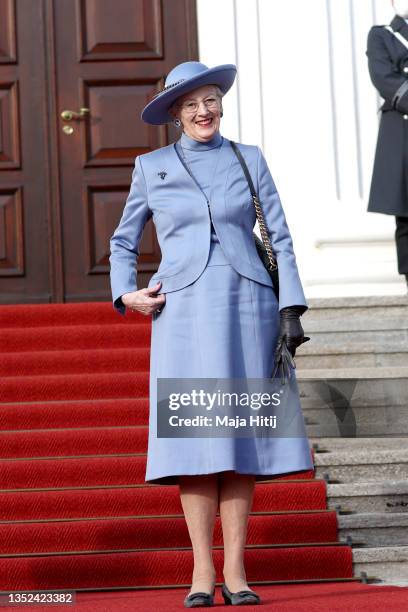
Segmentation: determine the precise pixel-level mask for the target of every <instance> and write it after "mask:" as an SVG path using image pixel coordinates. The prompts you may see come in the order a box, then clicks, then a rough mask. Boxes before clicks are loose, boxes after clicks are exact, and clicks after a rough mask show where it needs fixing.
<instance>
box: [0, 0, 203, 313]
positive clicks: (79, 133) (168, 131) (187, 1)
mask: <svg viewBox="0 0 408 612" xmlns="http://www.w3.org/2000/svg"><path fill="white" fill-rule="evenodd" d="M0 7H1V8H0V10H2V11H3V14H1V15H0V53H1V52H3V53H4V50H6V51H7V53H8V54H9V57H7V58H3V57H1V56H0V62H1V63H0V79H1V80H0V96H1V95H2V93H3V95H5V92H7V94H8V95H9V96H10V97H9V100H10V102H9V108H10V111H9V113H10V115H9V116H7V117H6V125H9V132H10V133H6V134H5V136H4V135H3V139H4V142H5V145H7V147H8V148H7V156H6V155H5V154H3V156H1V150H0V214H1V213H2V215H1V216H0V283H1V292H0V293H1V298H0V299H1V301H2V302H3V303H4V302H18V301H35V300H37V301H89V300H109V299H110V284H109V238H110V236H111V235H112V233H113V231H114V229H115V227H116V226H117V224H118V222H119V219H120V216H121V213H122V210H123V206H124V204H125V200H126V197H127V194H128V192H129V187H130V180H131V174H132V170H133V166H134V159H135V157H136V156H137V155H139V154H141V153H145V152H147V151H150V150H152V149H155V148H157V147H160V146H163V145H165V144H167V143H168V142H170V141H171V140H172V139H173V137H174V133H173V131H172V128H171V127H170V128H169V127H168V126H164V127H162V126H159V127H153V126H148V125H146V124H144V123H143V122H142V121H141V119H140V112H141V110H142V108H143V106H144V105H145V104H146V103H147V102H148V100H149V99H150V97H151V96H152V95H153V94H154V93H155V92H156V91H158V90H159V89H161V88H162V87H163V85H164V80H165V75H166V74H167V73H168V72H169V71H170V70H171V68H173V67H174V66H175V65H176V64H178V63H180V62H183V61H186V60H191V59H197V45H196V38H197V37H196V23H195V21H196V16H195V2H194V1H193V0H58V2H53V1H52V0H36V1H35V2H25V1H24V0H17V2H16V3H14V2H13V1H12V0H6V1H5V2H4V0H3V1H2V3H1V4H0ZM5 7H6V8H5ZM20 9H21V10H20ZM5 11H6V12H5ZM13 18H14V20H15V21H16V20H17V19H18V20H20V24H19V27H18V28H16V29H15V37H14V47H13V36H12V32H11V33H10V31H9V29H11V30H12V23H13ZM1 24H2V25H1ZM5 24H8V26H7V27H6V26H5ZM6 43H7V44H6ZM16 46H19V47H21V48H22V50H24V59H25V62H24V65H23V64H21V66H23V67H21V66H20V63H19V59H20V58H18V57H17V58H16V52H15V47H16ZM13 49H14V50H13ZM13 53H14V55H13ZM20 81H21V82H20ZM13 87H15V89H14V90H13ZM19 88H20V89H21V90H24V91H26V92H28V96H27V97H26V98H25V99H24V100H23V98H22V96H20V98H19V99H18V93H19ZM13 91H14V93H13ZM13 96H14V97H13ZM2 108H3V107H2ZM7 108H8V107H7ZM80 109H88V110H85V111H81V110H80ZM64 111H73V116H72V118H70V117H69V114H68V113H67V112H65V114H64V116H62V113H64ZM13 113H14V114H13ZM81 113H82V115H81ZM3 119H4V118H3ZM20 141H21V143H23V144H22V150H23V151H24V152H25V155H24V163H23V162H22V159H21V152H20V151H19V146H18V143H19V142H20ZM5 145H4V143H3V149H4V148H5ZM19 153H20V155H19ZM159 259H160V250H159V246H158V243H157V240H156V236H155V232H154V225H153V223H152V221H151V220H150V221H149V222H148V224H147V226H146V228H145V232H144V235H143V239H142V244H141V256H140V258H139V263H138V274H139V276H138V277H139V279H140V286H144V285H146V284H147V282H148V279H149V278H150V276H151V274H152V273H153V272H154V271H155V270H156V269H157V265H158V261H159Z"/></svg>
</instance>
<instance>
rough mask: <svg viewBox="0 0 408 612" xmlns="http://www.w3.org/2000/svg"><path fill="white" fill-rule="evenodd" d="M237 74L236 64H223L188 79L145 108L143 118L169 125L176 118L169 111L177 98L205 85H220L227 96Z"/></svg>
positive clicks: (162, 94) (154, 122)
mask: <svg viewBox="0 0 408 612" xmlns="http://www.w3.org/2000/svg"><path fill="white" fill-rule="evenodd" d="M236 74H237V68H236V66H234V64H222V65H221V66H215V68H209V69H208V70H204V71H203V72H200V74H197V75H196V76H194V77H192V78H191V79H187V80H186V81H183V82H182V83H180V84H179V85H175V86H174V87H172V88H171V89H169V90H168V91H163V92H162V93H160V94H159V95H158V96H157V97H156V98H154V99H153V100H152V101H151V102H149V104H147V105H146V106H145V107H144V109H143V111H142V114H141V118H142V119H143V121H145V122H146V123H150V124H152V125H162V124H163V123H169V122H170V121H172V120H173V119H174V117H172V116H171V115H170V114H169V112H168V109H169V108H170V107H171V106H172V104H173V103H174V102H175V101H176V100H177V98H179V97H180V96H182V95H184V94H186V93H188V92H189V91H192V90H193V89H196V88H197V87H201V86H203V85H218V87H219V88H220V89H221V91H222V93H224V94H226V93H227V91H228V90H229V89H230V88H231V87H232V85H233V83H234V81H235V77H236Z"/></svg>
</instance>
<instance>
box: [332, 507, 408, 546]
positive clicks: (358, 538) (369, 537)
mask: <svg viewBox="0 0 408 612" xmlns="http://www.w3.org/2000/svg"><path fill="white" fill-rule="evenodd" d="M337 524H338V528H339V539H340V540H342V541H345V540H346V538H347V536H350V537H351V538H352V541H353V543H356V545H359V546H360V545H361V546H371V547H375V546H408V514H406V513H402V512H400V513H397V512H395V513H387V512H373V513H371V512H361V513H356V514H339V515H338V516H337Z"/></svg>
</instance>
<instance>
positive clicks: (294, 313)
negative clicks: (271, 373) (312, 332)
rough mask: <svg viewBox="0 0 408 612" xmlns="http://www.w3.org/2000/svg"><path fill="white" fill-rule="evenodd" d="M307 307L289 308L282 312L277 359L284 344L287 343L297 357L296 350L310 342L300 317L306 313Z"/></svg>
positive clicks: (283, 309) (291, 352) (290, 350)
mask: <svg viewBox="0 0 408 612" xmlns="http://www.w3.org/2000/svg"><path fill="white" fill-rule="evenodd" d="M305 310H306V308H305V306H288V307H287V308H282V310H281V311H280V331H279V338H278V343H277V346H276V352H275V359H277V358H278V357H279V355H280V354H281V349H282V342H283V341H285V342H286V346H287V347H288V349H289V352H290V354H291V355H292V357H294V356H295V353H296V349H297V347H298V346H300V345H301V344H302V343H303V342H307V341H308V340H310V338H309V337H308V336H305V335H304V332H303V327H302V324H301V322H300V316H301V315H302V314H303V313H304V312H305Z"/></svg>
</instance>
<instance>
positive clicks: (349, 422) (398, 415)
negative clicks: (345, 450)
mask: <svg viewBox="0 0 408 612" xmlns="http://www.w3.org/2000/svg"><path fill="white" fill-rule="evenodd" d="M302 407H303V416H304V420H305V424H306V433H307V435H308V437H309V438H310V437H316V438H317V437H333V438H342V437H347V438H349V437H356V436H358V437H359V438H363V437H380V436H383V437H386V436H388V437H390V439H393V438H394V437H396V436H401V435H405V436H408V419H407V407H406V406H380V407H375V408H373V407H371V406H368V407H364V406H363V407H361V406H360V407H354V406H353V405H351V406H350V407H349V408H342V407H340V408H334V407H331V408H328V407H327V406H325V405H322V407H321V408H320V409H311V408H307V407H305V406H304V405H303V402H302Z"/></svg>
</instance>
